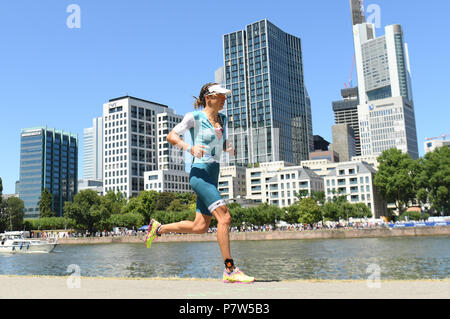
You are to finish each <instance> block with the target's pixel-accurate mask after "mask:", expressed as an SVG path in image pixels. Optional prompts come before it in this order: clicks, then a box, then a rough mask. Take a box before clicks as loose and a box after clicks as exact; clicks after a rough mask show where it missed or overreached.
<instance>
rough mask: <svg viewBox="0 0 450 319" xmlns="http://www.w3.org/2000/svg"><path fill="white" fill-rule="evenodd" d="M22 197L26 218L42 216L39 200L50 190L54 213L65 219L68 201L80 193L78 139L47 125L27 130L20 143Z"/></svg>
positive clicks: (20, 188)
mask: <svg viewBox="0 0 450 319" xmlns="http://www.w3.org/2000/svg"><path fill="white" fill-rule="evenodd" d="M20 143H21V145H20V181H19V183H20V187H19V198H20V199H22V200H23V201H24V205H25V218H37V217H39V214H40V212H39V200H40V198H41V194H42V191H43V190H44V189H45V188H47V189H48V190H49V192H50V193H51V194H52V212H54V213H55V214H56V216H63V208H64V202H66V201H73V198H74V196H75V195H76V193H77V192H78V137H77V135H74V134H70V133H65V132H63V131H60V130H55V129H51V128H47V127H46V126H42V127H35V128H28V129H23V130H22V131H21V141H20Z"/></svg>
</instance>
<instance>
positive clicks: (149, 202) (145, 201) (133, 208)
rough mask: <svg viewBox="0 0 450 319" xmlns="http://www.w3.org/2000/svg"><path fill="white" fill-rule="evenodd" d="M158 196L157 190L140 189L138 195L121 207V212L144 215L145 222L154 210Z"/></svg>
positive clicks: (147, 221) (148, 220)
mask: <svg viewBox="0 0 450 319" xmlns="http://www.w3.org/2000/svg"><path fill="white" fill-rule="evenodd" d="M158 198H159V193H158V192H155V191H142V192H141V193H140V194H139V196H137V197H134V198H132V199H130V200H129V202H128V204H127V205H125V206H124V207H123V209H122V213H139V214H141V215H142V216H144V221H145V223H149V222H150V219H151V216H152V214H153V213H154V212H155V211H156V204H157V202H158ZM164 208H167V206H166V207H164Z"/></svg>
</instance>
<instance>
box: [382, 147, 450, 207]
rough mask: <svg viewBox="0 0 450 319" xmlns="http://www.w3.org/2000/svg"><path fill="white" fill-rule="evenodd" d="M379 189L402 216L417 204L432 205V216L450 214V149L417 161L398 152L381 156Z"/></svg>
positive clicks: (428, 154)
mask: <svg viewBox="0 0 450 319" xmlns="http://www.w3.org/2000/svg"><path fill="white" fill-rule="evenodd" d="M378 162H379V167H378V172H377V173H376V175H375V180H374V183H375V186H376V187H377V189H378V191H379V192H380V194H381V196H383V197H384V199H385V200H386V201H387V202H388V203H395V205H396V208H397V210H398V212H399V214H400V215H402V214H403V213H404V211H405V210H406V209H407V208H408V206H415V205H425V204H429V205H430V213H436V214H439V215H440V214H447V213H449V212H450V194H449V190H450V148H448V147H441V148H437V149H435V150H434V151H433V152H429V153H427V154H425V156H424V157H423V158H419V159H418V160H414V159H412V158H411V156H410V155H409V154H405V153H402V152H401V151H400V150H398V149H395V148H393V149H390V150H386V151H384V152H383V153H382V155H381V156H380V157H378Z"/></svg>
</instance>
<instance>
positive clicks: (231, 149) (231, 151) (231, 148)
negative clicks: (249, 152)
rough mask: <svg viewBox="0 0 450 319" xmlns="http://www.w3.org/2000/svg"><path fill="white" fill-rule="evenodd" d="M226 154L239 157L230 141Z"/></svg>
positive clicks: (226, 147) (227, 143)
mask: <svg viewBox="0 0 450 319" xmlns="http://www.w3.org/2000/svg"><path fill="white" fill-rule="evenodd" d="M225 152H227V153H229V154H231V155H233V156H236V155H237V152H236V150H235V149H234V147H233V144H231V142H228V141H227V142H226V144H225Z"/></svg>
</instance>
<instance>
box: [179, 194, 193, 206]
mask: <svg viewBox="0 0 450 319" xmlns="http://www.w3.org/2000/svg"><path fill="white" fill-rule="evenodd" d="M175 199H178V200H179V201H180V203H181V204H183V205H187V206H188V205H190V204H191V203H195V201H196V195H195V194H194V193H175Z"/></svg>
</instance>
